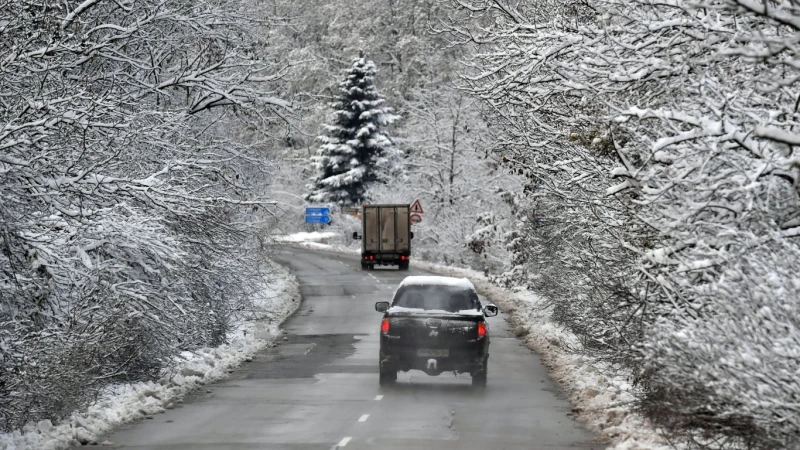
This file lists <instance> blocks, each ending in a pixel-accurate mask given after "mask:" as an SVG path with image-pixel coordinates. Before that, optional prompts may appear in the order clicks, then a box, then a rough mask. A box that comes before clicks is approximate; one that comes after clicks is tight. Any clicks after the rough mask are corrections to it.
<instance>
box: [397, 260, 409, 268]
mask: <svg viewBox="0 0 800 450" xmlns="http://www.w3.org/2000/svg"><path fill="white" fill-rule="evenodd" d="M398 267H399V268H400V270H408V261H400V264H399V265H398Z"/></svg>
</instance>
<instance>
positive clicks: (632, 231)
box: [440, 0, 800, 448]
mask: <svg viewBox="0 0 800 450" xmlns="http://www.w3.org/2000/svg"><path fill="white" fill-rule="evenodd" d="M451 7H452V10H451V13H450V15H449V17H448V18H447V20H444V21H443V25H441V29H440V31H442V32H443V33H448V34H449V36H451V37H452V39H453V40H454V42H455V43H458V44H463V45H466V46H468V47H469V48H470V49H471V51H472V53H471V55H470V56H469V58H468V60H467V64H468V65H469V66H470V67H471V69H473V70H470V71H468V72H467V73H465V75H464V79H463V83H464V88H465V89H467V90H468V91H469V92H471V93H473V94H474V95H476V96H477V97H478V98H480V99H482V100H483V104H484V106H485V115H486V118H487V119H486V120H487V121H488V122H489V123H492V131H493V138H494V140H495V142H496V151H497V152H498V153H499V154H500V155H502V157H503V158H504V159H505V161H506V162H507V164H508V165H509V167H511V168H512V170H516V171H521V172H522V173H523V174H524V175H526V176H527V177H528V178H529V180H530V182H529V185H528V187H527V197H528V201H527V203H528V204H527V205H526V207H525V208H524V210H523V211H522V212H521V213H520V214H518V217H519V218H520V222H521V224H522V227H521V231H520V232H514V233H512V234H511V235H509V236H508V237H509V244H510V245H511V246H512V247H513V248H514V249H516V251H517V255H516V256H515V257H516V258H517V262H519V263H521V265H522V266H521V267H518V268H516V269H515V273H516V274H518V275H519V274H522V275H526V274H527V277H526V280H525V281H526V282H527V283H529V284H531V285H532V286H533V287H534V288H535V289H536V290H537V291H538V292H541V293H542V294H544V295H545V296H546V297H547V298H548V299H549V300H550V302H551V303H552V305H553V311H554V318H555V319H556V320H558V321H559V322H560V323H562V324H564V325H566V326H567V327H569V328H570V329H572V330H573V331H575V332H576V333H577V335H578V336H579V337H580V338H581V339H582V341H583V344H584V348H585V349H586V350H591V351H593V352H594V353H595V354H597V355H598V356H600V357H603V358H606V359H609V360H611V361H612V362H615V363H619V364H621V367H623V368H626V369H627V370H628V371H632V372H634V374H635V375H636V377H637V380H638V381H639V386H640V387H641V388H642V390H641V392H640V393H641V400H642V403H641V404H642V409H643V411H645V412H646V413H648V414H649V416H650V417H651V418H653V419H655V420H656V422H657V423H658V424H661V425H664V426H665V427H666V428H668V429H669V431H671V432H672V433H674V435H675V436H677V437H683V438H687V439H688V440H689V441H690V442H692V443H694V444H697V445H711V446H720V447H734V448H745V447H749V448H792V447H796V446H798V445H800V438H799V437H798V436H800V428H798V427H797V423H796V422H795V421H794V420H791V419H790V418H789V417H790V416H791V415H792V413H793V412H794V411H793V410H792V409H793V406H792V405H794V404H796V399H797V398H798V396H800V385H798V383H796V382H795V383H791V382H787V381H786V379H787V377H785V376H783V375H779V376H776V375H775V372H773V370H777V371H778V372H779V373H796V371H797V363H796V362H794V361H795V360H796V358H793V355H792V354H791V353H787V352H786V351H785V350H783V349H784V346H783V342H788V343H791V342H793V341H794V340H796V331H794V330H796V328H795V325H794V324H796V323H797V321H798V313H797V312H796V309H793V308H786V307H785V306H783V305H787V304H788V305H791V304H792V303H793V301H794V300H791V299H792V298H793V297H794V296H795V293H794V290H795V288H794V283H795V282H794V276H793V275H792V274H793V271H792V270H791V268H792V267H793V266H794V265H795V264H796V262H797V255H798V244H797V242H796V236H797V230H798V228H797V226H798V225H800V222H798V220H797V218H798V217H800V210H798V196H797V179H798V176H800V173H799V172H798V168H800V166H799V165H798V164H797V159H796V156H795V155H794V154H793V150H794V146H795V145H797V144H798V143H800V139H798V135H797V132H796V129H797V126H798V125H800V124H798V123H797V121H798V119H800V117H798V115H797V98H798V89H797V80H798V79H799V77H798V69H797V68H796V67H795V66H796V65H795V64H794V63H795V61H796V60H797V55H798V53H797V50H798V49H797V46H796V44H795V43H794V42H795V40H796V37H797V36H798V31H799V30H798V28H799V27H798V26H797V23H798V20H799V19H800V17H799V16H798V9H797V5H796V4H795V3H794V2H762V3H753V2H750V3H748V2H745V1H741V0H730V1H727V0H721V1H708V2H688V1H676V2H668V3H658V2H651V1H649V0H638V1H622V0H619V1H617V0H608V1H592V2H580V1H575V2H555V1H549V0H534V1H528V2H520V3H518V4H516V5H514V6H511V5H509V4H508V3H507V2H504V1H501V0H495V1H474V2H473V1H461V0H459V1H455V0H454V1H453V2H451ZM764 308H768V309H767V310H765V309H764ZM765 311H768V312H765ZM762 317H765V318H762ZM755 323H758V324H759V326H754V324H755ZM776 323H779V324H781V326H775V325H774V324H776ZM776 340H777V341H780V342H781V344H780V345H775V344H773V345H771V346H768V345H765V343H767V342H773V343H774V342H775V341H776ZM753 361H759V364H756V363H753ZM760 362H764V363H763V364H761V363H760ZM723 367H726V368H727V369H725V370H722V368H723ZM730 371H738V373H737V374H735V375H733V374H729V373H728V372H730ZM793 371H794V372H793ZM755 380H761V381H758V382H757V381H755ZM684 400H686V401H685V402H684ZM776 405H783V407H780V408H776ZM795 413H796V412H795Z"/></svg>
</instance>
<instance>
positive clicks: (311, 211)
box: [306, 207, 331, 216]
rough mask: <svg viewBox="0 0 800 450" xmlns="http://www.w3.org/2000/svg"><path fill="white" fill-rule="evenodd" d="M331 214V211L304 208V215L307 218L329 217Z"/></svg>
mask: <svg viewBox="0 0 800 450" xmlns="http://www.w3.org/2000/svg"><path fill="white" fill-rule="evenodd" d="M330 214H331V209H330V208H326V207H322V208H316V207H315V208H311V207H309V208H306V215H307V216H329V215H330Z"/></svg>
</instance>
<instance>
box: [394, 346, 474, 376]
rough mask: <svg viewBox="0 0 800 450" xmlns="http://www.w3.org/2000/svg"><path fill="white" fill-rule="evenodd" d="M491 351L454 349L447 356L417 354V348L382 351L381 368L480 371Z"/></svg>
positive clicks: (433, 371)
mask: <svg viewBox="0 0 800 450" xmlns="http://www.w3.org/2000/svg"><path fill="white" fill-rule="evenodd" d="M488 359H489V353H488V352H486V353H475V352H467V351H457V350H456V351H453V350H451V352H450V355H449V356H447V357H423V356H417V354H416V349H413V350H405V351H388V352H384V351H381V352H380V369H381V371H384V372H391V371H401V372H407V371H409V370H421V371H423V372H426V373H428V374H429V375H439V374H440V373H442V372H458V373H470V374H475V373H480V372H483V371H485V370H486V364H487V362H488Z"/></svg>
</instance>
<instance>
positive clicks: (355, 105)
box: [306, 57, 397, 206]
mask: <svg viewBox="0 0 800 450" xmlns="http://www.w3.org/2000/svg"><path fill="white" fill-rule="evenodd" d="M375 74H376V69H375V63H373V62H372V61H368V60H366V59H365V58H363V57H361V58H358V59H356V61H355V63H354V64H353V66H352V67H351V68H350V70H348V71H347V74H346V76H345V79H344V80H343V81H342V82H341V83H340V84H339V98H338V100H337V101H335V102H334V103H333V104H332V105H331V106H332V107H333V108H334V117H333V122H332V123H331V124H330V125H326V126H325V128H326V130H327V134H326V135H323V136H320V137H319V139H320V140H321V141H322V143H323V144H322V146H321V147H320V148H319V150H318V151H317V154H316V155H315V156H314V157H313V158H312V161H313V162H314V166H315V168H316V170H317V175H316V176H315V177H314V178H313V180H312V184H311V185H310V186H309V187H310V188H311V193H309V194H308V195H307V196H306V199H307V200H308V201H310V202H314V203H332V204H337V205H341V206H353V205H359V204H361V203H362V202H363V200H365V199H366V198H367V190H368V188H369V186H370V184H372V183H375V182H376V181H379V180H380V178H381V171H382V170H385V169H386V168H388V165H389V160H390V159H391V157H392V156H393V155H394V153H395V152H396V150H395V148H394V145H393V143H392V140H391V139H390V138H389V136H388V134H387V133H386V131H385V127H386V126H387V125H389V124H391V123H392V122H394V121H395V120H396V119H397V116H395V115H393V114H392V109H391V108H390V107H388V106H386V105H385V103H386V101H385V99H384V98H383V96H382V95H381V94H380V93H379V92H378V90H377V88H376V87H375Z"/></svg>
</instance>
